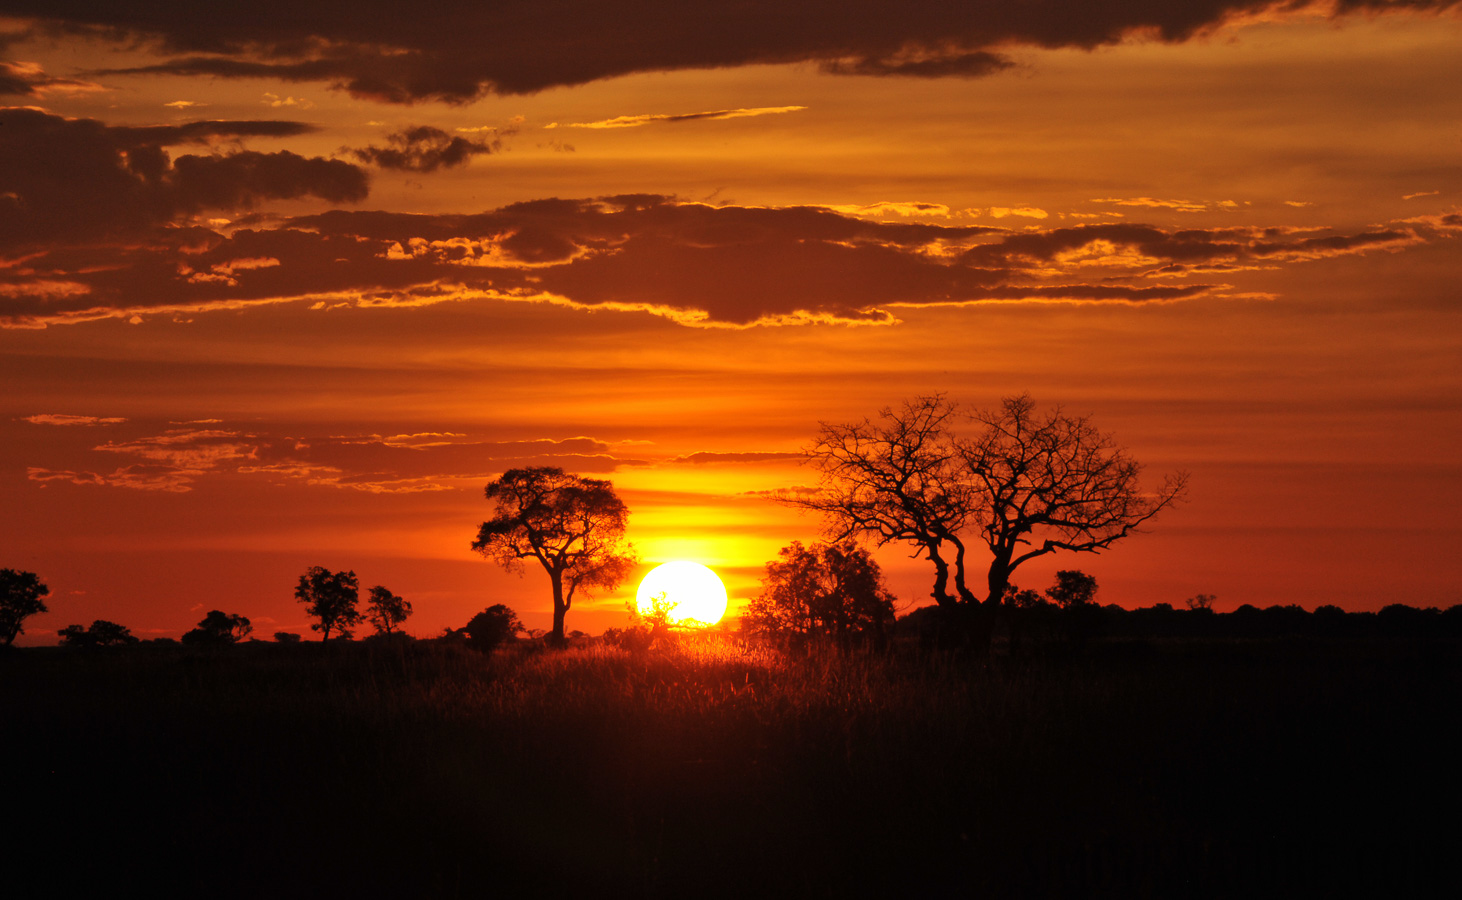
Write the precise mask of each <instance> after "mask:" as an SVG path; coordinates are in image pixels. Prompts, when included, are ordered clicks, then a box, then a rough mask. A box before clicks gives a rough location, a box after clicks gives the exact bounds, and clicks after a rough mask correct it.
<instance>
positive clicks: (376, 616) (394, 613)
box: [366, 584, 411, 634]
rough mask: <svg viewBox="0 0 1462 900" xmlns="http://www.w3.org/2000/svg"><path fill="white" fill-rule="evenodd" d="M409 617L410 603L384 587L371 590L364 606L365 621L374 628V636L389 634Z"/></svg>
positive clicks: (377, 586)
mask: <svg viewBox="0 0 1462 900" xmlns="http://www.w3.org/2000/svg"><path fill="white" fill-rule="evenodd" d="M410 615H411V601H410V600H406V599H403V598H401V597H398V596H396V595H395V594H393V593H391V592H390V591H389V590H387V589H386V587H385V586H384V585H380V584H378V585H376V586H375V587H373V588H371V599H370V601H369V602H368V603H367V604H366V620H367V621H369V622H370V623H371V624H372V625H374V626H376V634H391V633H392V632H394V631H395V630H396V629H397V628H400V627H401V623H402V622H405V621H406V619H407V617H408V616H410Z"/></svg>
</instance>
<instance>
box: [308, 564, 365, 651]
mask: <svg viewBox="0 0 1462 900" xmlns="http://www.w3.org/2000/svg"><path fill="white" fill-rule="evenodd" d="M294 598H295V599H296V600H298V601H299V602H301V603H306V604H309V605H308V606H306V607H305V612H307V613H309V614H310V615H312V616H314V617H315V618H317V619H319V620H320V621H318V622H315V623H313V624H311V625H310V628H311V629H312V630H314V631H318V632H321V638H320V639H321V640H322V641H328V640H330V630H331V629H335V631H336V632H337V633H338V635H339V636H340V637H343V638H349V637H350V629H351V628H352V627H353V626H355V625H359V624H360V611H359V610H357V609H356V608H355V605H356V603H357V602H359V600H360V583H359V582H358V581H357V580H356V577H355V573H354V572H331V571H330V570H329V569H327V568H325V567H324V566H311V567H310V569H309V570H308V571H307V572H305V574H303V575H301V576H300V580H299V584H298V585H297V586H296V587H295V589H294Z"/></svg>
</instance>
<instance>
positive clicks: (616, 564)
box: [472, 466, 638, 644]
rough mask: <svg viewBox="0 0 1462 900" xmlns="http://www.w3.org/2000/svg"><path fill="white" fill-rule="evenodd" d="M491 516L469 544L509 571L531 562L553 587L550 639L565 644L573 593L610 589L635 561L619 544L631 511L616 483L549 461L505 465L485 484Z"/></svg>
mask: <svg viewBox="0 0 1462 900" xmlns="http://www.w3.org/2000/svg"><path fill="white" fill-rule="evenodd" d="M486 494H487V499H488V500H490V501H493V502H494V503H495V504H496V505H497V511H496V515H494V516H493V518H492V519H490V520H488V521H486V522H483V523H482V527H481V528H479V529H478V531H477V538H476V540H474V541H473V542H472V549H473V550H476V551H477V552H479V553H481V554H482V555H483V556H485V557H487V558H488V559H490V560H492V561H494V562H496V563H498V564H499V565H501V566H503V567H504V568H506V569H508V570H509V571H521V567H522V561H523V560H525V559H532V560H536V561H537V562H538V564H539V565H541V566H542V567H543V570H544V571H545V572H547V573H548V578H549V581H550V583H551V585H552V588H553V630H552V631H551V632H550V634H549V639H550V640H551V641H552V642H553V643H557V644H562V643H563V641H564V616H565V615H566V614H567V613H568V611H569V609H571V608H572V607H573V603H574V599H575V597H576V595H584V594H587V593H588V592H589V591H591V590H593V589H597V588H606V589H607V588H613V587H615V586H617V585H618V584H619V583H620V582H622V581H623V580H624V579H625V578H626V577H627V576H628V575H629V573H630V571H631V570H632V569H633V568H634V566H635V564H636V562H637V561H638V560H637V558H636V557H635V555H634V551H633V548H632V547H630V546H629V545H627V544H626V543H625V541H624V531H625V525H626V520H627V519H628V518H629V509H628V508H627V507H626V506H625V505H624V502H623V501H622V500H620V499H619V497H618V496H617V495H616V494H615V493H614V486H613V485H612V484H611V483H610V482H608V481H604V480H601V479H596V478H583V477H580V476H578V475H571V474H568V473H566V472H564V470H563V469H560V468H557V467H555V466H534V467H531V468H523V469H510V470H508V471H507V472H504V473H503V475H502V477H501V478H499V479H497V480H496V481H493V482H491V483H490V484H488V486H487V490H486Z"/></svg>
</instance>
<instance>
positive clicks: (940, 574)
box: [926, 546, 955, 607]
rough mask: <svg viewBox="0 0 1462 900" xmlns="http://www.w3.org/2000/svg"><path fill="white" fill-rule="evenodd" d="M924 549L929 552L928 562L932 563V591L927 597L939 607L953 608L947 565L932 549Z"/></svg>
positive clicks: (936, 551) (937, 552)
mask: <svg viewBox="0 0 1462 900" xmlns="http://www.w3.org/2000/svg"><path fill="white" fill-rule="evenodd" d="M926 549H927V550H928V551H929V560H930V562H932V563H934V590H933V591H932V592H930V594H929V596H931V597H933V598H934V602H935V603H938V604H939V605H940V606H946V607H947V606H953V605H954V602H955V601H954V598H953V597H951V596H950V595H949V563H947V562H945V561H944V557H942V556H940V555H939V551H938V550H936V549H935V548H934V547H932V546H930V547H926Z"/></svg>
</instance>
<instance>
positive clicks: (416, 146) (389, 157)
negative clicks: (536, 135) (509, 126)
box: [350, 125, 501, 172]
mask: <svg viewBox="0 0 1462 900" xmlns="http://www.w3.org/2000/svg"><path fill="white" fill-rule="evenodd" d="M386 141H387V143H389V144H390V145H391V146H389V147H365V148H363V149H360V150H352V151H350V152H351V153H352V154H354V155H355V158H356V159H359V160H360V161H361V162H364V163H370V164H372V165H376V166H379V167H380V168H382V169H398V170H400V171H403V172H435V171H436V170H437V169H450V168H453V167H454V166H462V165H466V164H467V161H468V160H469V159H471V158H472V157H474V156H480V155H484V154H487V153H491V152H493V151H494V150H497V149H499V148H500V147H501V142H500V141H498V140H492V141H482V140H476V141H474V140H471V139H469V138H465V137H460V136H456V137H454V136H453V135H450V134H447V133H446V132H445V131H443V130H441V129H440V128H433V127H431V126H430V125H418V126H416V127H414V128H407V129H404V130H402V131H398V132H396V133H395V134H392V135H389V136H388V137H387V138H386Z"/></svg>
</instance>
